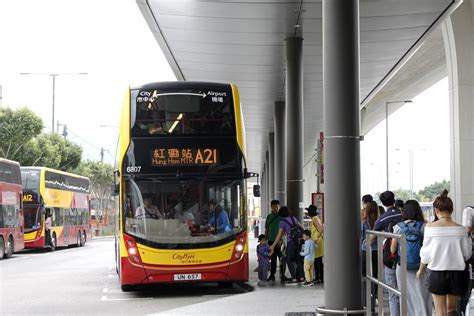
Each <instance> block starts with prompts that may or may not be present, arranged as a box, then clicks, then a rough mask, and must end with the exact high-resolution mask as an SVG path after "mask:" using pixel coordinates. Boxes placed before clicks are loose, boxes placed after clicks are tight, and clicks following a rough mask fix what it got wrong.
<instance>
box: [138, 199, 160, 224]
mask: <svg viewBox="0 0 474 316" xmlns="http://www.w3.org/2000/svg"><path fill="white" fill-rule="evenodd" d="M135 218H137V219H144V218H153V219H160V218H163V216H162V215H161V213H160V211H159V210H158V208H157V207H156V206H154V205H153V204H152V198H151V196H143V205H140V206H139V207H138V208H137V210H136V211H135Z"/></svg>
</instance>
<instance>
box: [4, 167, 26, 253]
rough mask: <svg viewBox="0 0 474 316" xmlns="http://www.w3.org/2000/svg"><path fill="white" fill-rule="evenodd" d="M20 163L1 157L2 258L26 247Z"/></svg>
mask: <svg viewBox="0 0 474 316" xmlns="http://www.w3.org/2000/svg"><path fill="white" fill-rule="evenodd" d="M21 194H22V190H21V177H20V164H19V163H18V162H16V161H11V160H7V159H3V158H0V260H2V259H3V258H4V257H5V258H9V257H11V256H12V254H13V252H15V251H19V250H21V249H23V248H24V243H23V209H22V203H21V199H22V198H21Z"/></svg>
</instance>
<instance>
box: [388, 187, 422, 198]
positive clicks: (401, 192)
mask: <svg viewBox="0 0 474 316" xmlns="http://www.w3.org/2000/svg"><path fill="white" fill-rule="evenodd" d="M393 194H395V199H397V200H403V201H407V200H418V193H416V192H413V193H411V192H410V190H405V189H402V188H400V189H398V190H393Z"/></svg>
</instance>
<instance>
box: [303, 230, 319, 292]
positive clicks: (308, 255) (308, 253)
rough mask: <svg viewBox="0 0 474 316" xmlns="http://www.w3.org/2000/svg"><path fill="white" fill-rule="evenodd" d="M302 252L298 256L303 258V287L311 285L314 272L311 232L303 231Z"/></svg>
mask: <svg viewBox="0 0 474 316" xmlns="http://www.w3.org/2000/svg"><path fill="white" fill-rule="evenodd" d="M303 239H304V250H303V251H302V252H300V255H301V256H302V257H304V276H305V279H306V281H305V282H304V283H303V286H312V285H313V270H314V250H315V249H314V248H315V246H314V241H313V240H311V232H310V231H309V230H307V229H306V230H304V231H303Z"/></svg>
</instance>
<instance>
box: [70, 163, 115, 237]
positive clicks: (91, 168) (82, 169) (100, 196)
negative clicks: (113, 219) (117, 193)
mask: <svg viewBox="0 0 474 316" xmlns="http://www.w3.org/2000/svg"><path fill="white" fill-rule="evenodd" d="M75 172H76V173H77V174H80V175H83V176H86V177H88V178H89V180H90V183H91V195H92V196H93V197H94V198H96V199H97V200H98V201H99V208H101V209H102V210H104V209H107V206H108V201H109V200H110V198H111V193H112V192H111V188H112V184H113V182H114V175H113V167H112V165H110V164H107V163H104V162H99V161H92V160H86V161H83V162H81V163H80V164H79V166H78V168H77V169H76V171H75ZM104 202H105V203H104ZM104 204H105V206H104ZM98 227H99V221H97V228H98Z"/></svg>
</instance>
